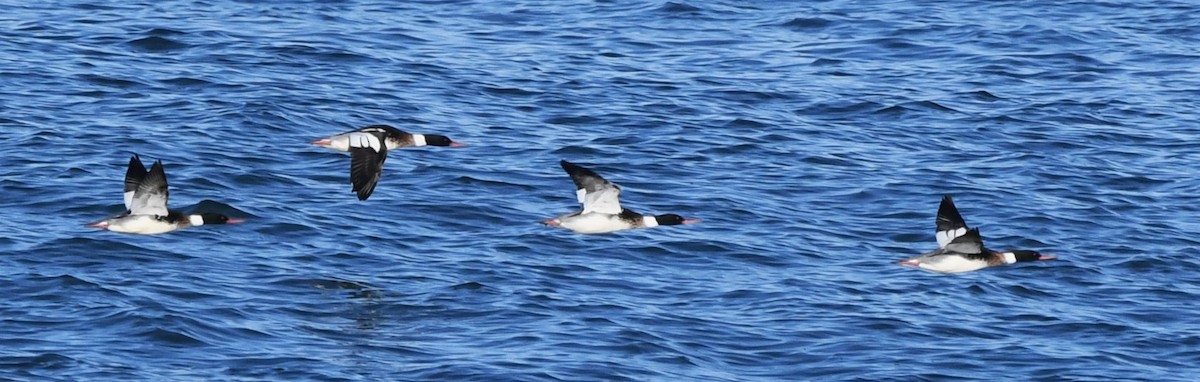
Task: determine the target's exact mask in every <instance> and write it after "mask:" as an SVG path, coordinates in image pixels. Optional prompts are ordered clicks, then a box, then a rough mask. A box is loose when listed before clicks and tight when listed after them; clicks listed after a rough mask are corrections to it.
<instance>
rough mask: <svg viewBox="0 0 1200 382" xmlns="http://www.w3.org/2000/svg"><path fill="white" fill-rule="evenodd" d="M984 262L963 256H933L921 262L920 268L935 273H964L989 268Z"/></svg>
mask: <svg viewBox="0 0 1200 382" xmlns="http://www.w3.org/2000/svg"><path fill="white" fill-rule="evenodd" d="M987 266H988V263H987V261H984V260H974V259H968V258H965V257H962V256H932V257H930V258H928V259H925V260H923V261H921V264H920V267H921V268H923V269H927V270H931V271H934V272H942V273H962V272H970V271H974V270H979V269H983V268H987Z"/></svg>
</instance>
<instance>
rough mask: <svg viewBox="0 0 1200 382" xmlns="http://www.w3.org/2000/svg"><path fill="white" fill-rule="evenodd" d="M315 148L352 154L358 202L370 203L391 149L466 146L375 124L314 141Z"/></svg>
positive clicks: (352, 167) (448, 139) (351, 173)
mask: <svg viewBox="0 0 1200 382" xmlns="http://www.w3.org/2000/svg"><path fill="white" fill-rule="evenodd" d="M312 143H313V144H314V145H317V146H321V147H328V148H331V149H334V150H338V151H349V152H350V184H352V185H353V186H354V192H355V193H356V194H358V200H367V198H369V197H371V193H372V192H374V191H375V185H376V184H377V183H379V177H380V176H382V175H383V161H385V160H387V153H388V150H394V149H396V148H398V147H419V146H446V147H463V146H466V145H465V144H462V143H458V142H454V141H451V140H450V138H447V137H446V136H444V135H434V134H411V133H408V132H405V131H403V130H400V129H397V128H395V127H391V126H388V125H371V126H367V127H364V128H361V129H358V130H353V131H347V132H344V133H341V134H338V135H334V136H332V137H329V138H325V139H318V140H315V141H313V142H312Z"/></svg>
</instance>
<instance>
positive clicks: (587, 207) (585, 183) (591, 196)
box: [559, 160, 621, 214]
mask: <svg viewBox="0 0 1200 382" xmlns="http://www.w3.org/2000/svg"><path fill="white" fill-rule="evenodd" d="M559 165H561V166H562V168H563V170H566V171H567V175H570V176H571V181H573V182H575V188H576V190H575V197H576V198H577V199H579V203H582V204H583V213H588V212H599V213H605V214H619V213H621V200H620V196H621V188H620V187H618V186H617V185H616V184H614V183H612V182H609V181H607V180H604V178H602V177H600V175H597V174H596V173H595V172H594V171H592V170H589V169H586V168H584V167H583V166H579V165H576V164H574V163H571V162H567V161H565V160H564V161H561V162H559Z"/></svg>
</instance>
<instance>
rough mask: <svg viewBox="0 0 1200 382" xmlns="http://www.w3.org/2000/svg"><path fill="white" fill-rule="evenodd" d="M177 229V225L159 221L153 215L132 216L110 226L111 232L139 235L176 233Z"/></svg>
mask: <svg viewBox="0 0 1200 382" xmlns="http://www.w3.org/2000/svg"><path fill="white" fill-rule="evenodd" d="M176 228H178V225H177V224H171V223H168V222H165V221H162V220H159V219H157V218H156V217H154V216H151V215H135V216H130V217H127V218H125V219H121V220H119V221H117V222H116V223H115V224H109V226H108V230H109V231H113V232H120V233H133V234H139V235H156V234H160V233H166V232H171V231H174V230H175V229H176Z"/></svg>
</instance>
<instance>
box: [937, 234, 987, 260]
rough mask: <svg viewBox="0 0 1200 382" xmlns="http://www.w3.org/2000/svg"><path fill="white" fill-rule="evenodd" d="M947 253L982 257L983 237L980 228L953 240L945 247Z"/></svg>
mask: <svg viewBox="0 0 1200 382" xmlns="http://www.w3.org/2000/svg"><path fill="white" fill-rule="evenodd" d="M945 249H946V252H956V253H961V254H964V255H967V256H968V257H971V256H970V255H982V254H983V237H982V236H980V235H979V228H972V229H969V230H967V232H966V233H964V234H962V235H959V236H958V237H956V238H954V240H951V241H950V242H949V243H947V244H946V246H945Z"/></svg>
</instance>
